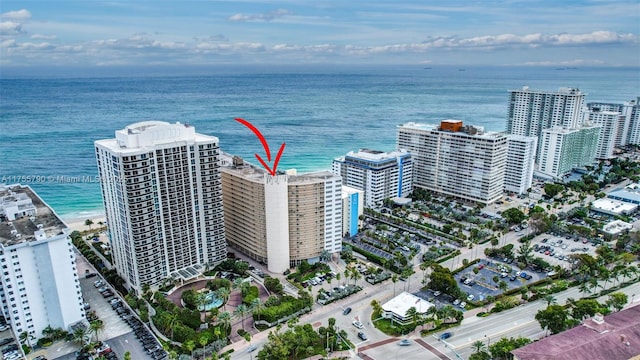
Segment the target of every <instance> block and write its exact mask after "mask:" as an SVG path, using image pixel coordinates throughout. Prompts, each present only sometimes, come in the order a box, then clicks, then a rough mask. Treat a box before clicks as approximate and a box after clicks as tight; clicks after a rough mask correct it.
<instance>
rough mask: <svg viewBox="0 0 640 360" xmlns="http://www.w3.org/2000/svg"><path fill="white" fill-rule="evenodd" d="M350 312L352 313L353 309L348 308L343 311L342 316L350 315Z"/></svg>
mask: <svg viewBox="0 0 640 360" xmlns="http://www.w3.org/2000/svg"><path fill="white" fill-rule="evenodd" d="M350 312H351V308H350V307H348V308H346V309H344V310H343V311H342V315H349V313H350Z"/></svg>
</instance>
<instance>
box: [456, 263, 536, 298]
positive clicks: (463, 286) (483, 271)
mask: <svg viewBox="0 0 640 360" xmlns="http://www.w3.org/2000/svg"><path fill="white" fill-rule="evenodd" d="M474 268H477V269H478V271H477V274H476V273H475V271H474V270H473V269H474ZM496 276H497V279H498V282H495V281H494V278H495V277H496ZM454 277H455V279H456V280H457V281H458V283H459V284H458V286H459V287H460V290H462V291H463V292H465V293H467V295H469V296H470V295H472V296H473V298H468V299H460V300H461V301H483V300H484V299H486V298H487V296H494V297H495V296H497V295H499V294H502V292H503V291H502V290H500V288H499V287H498V286H499V285H498V284H499V283H500V282H501V281H504V283H505V284H507V289H506V291H509V290H511V289H516V288H520V287H522V286H525V285H528V284H531V283H534V282H536V281H538V280H540V279H543V278H545V277H546V274H545V273H543V272H534V271H530V270H528V269H527V270H525V271H521V270H520V269H519V268H518V267H517V266H513V263H511V264H509V263H507V262H503V261H497V260H489V259H487V260H483V261H481V262H480V263H478V264H476V265H473V266H470V267H468V268H467V269H465V270H463V271H461V272H459V273H457V274H456V275H455V276H454Z"/></svg>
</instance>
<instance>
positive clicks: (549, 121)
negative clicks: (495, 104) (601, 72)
mask: <svg viewBox="0 0 640 360" xmlns="http://www.w3.org/2000/svg"><path fill="white" fill-rule="evenodd" d="M510 93H511V95H510V100H509V110H508V115H507V131H506V132H507V133H508V134H513V135H522V136H535V137H537V138H538V154H536V159H537V160H538V161H539V158H540V151H541V150H542V148H541V146H540V141H541V140H542V130H544V129H549V128H552V127H561V128H563V129H573V128H576V127H578V126H580V125H581V123H580V121H581V117H580V111H581V108H582V106H583V102H584V97H585V94H583V93H582V92H580V90H578V89H573V88H560V89H559V90H558V91H555V92H553V91H537V90H530V89H529V87H528V86H524V87H522V89H520V90H511V91H510Z"/></svg>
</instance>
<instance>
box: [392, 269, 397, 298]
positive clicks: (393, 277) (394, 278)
mask: <svg viewBox="0 0 640 360" xmlns="http://www.w3.org/2000/svg"><path fill="white" fill-rule="evenodd" d="M391 282H393V296H394V297H395V296H396V282H398V275H396V274H393V275H391Z"/></svg>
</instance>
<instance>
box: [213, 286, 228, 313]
mask: <svg viewBox="0 0 640 360" xmlns="http://www.w3.org/2000/svg"><path fill="white" fill-rule="evenodd" d="M214 294H215V296H216V297H217V298H220V299H222V303H223V304H224V305H223V307H222V308H223V309H224V310H227V301H228V300H229V296H230V295H231V291H230V290H229V288H228V287H226V286H223V287H221V288H219V289H217V290H216V291H215V292H214Z"/></svg>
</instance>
